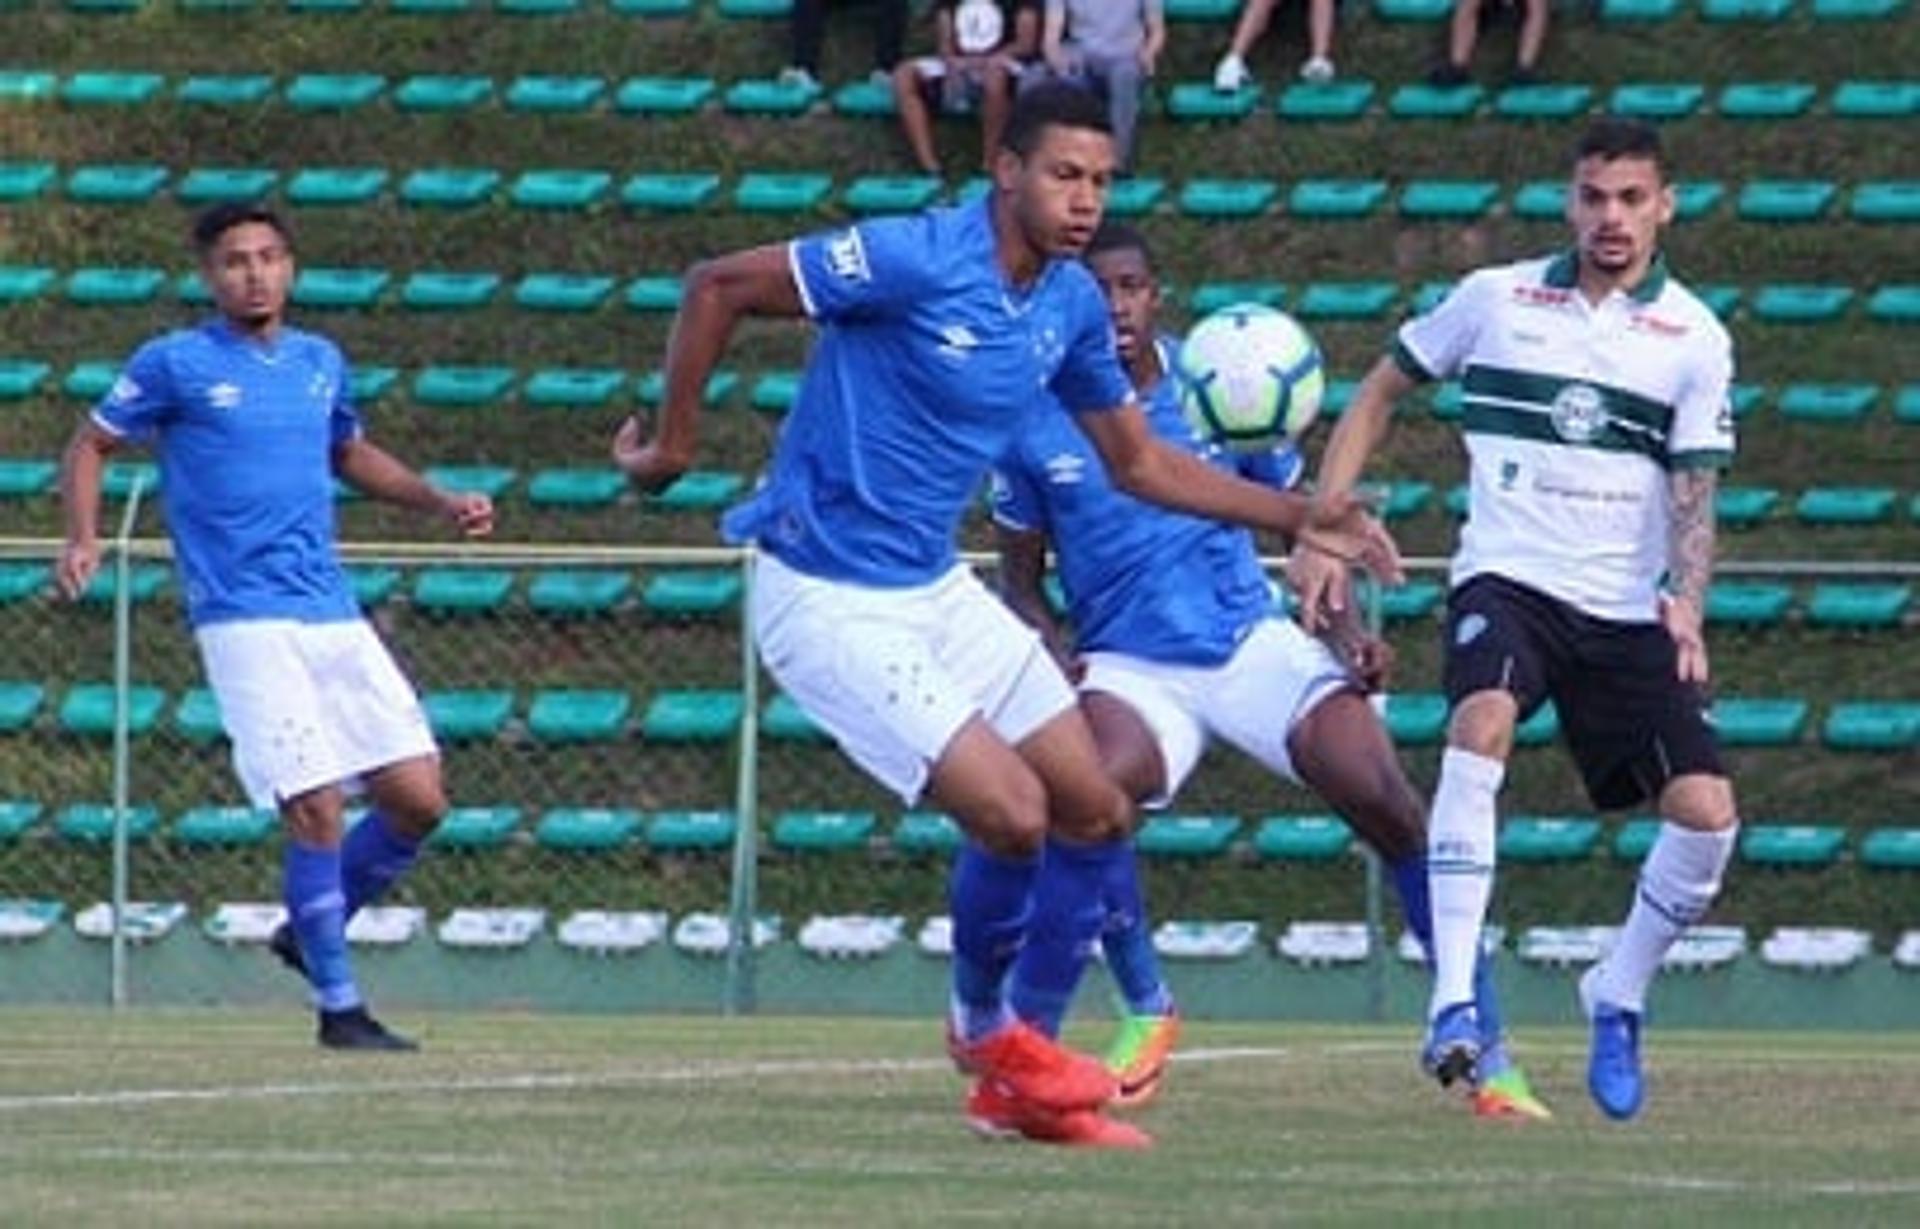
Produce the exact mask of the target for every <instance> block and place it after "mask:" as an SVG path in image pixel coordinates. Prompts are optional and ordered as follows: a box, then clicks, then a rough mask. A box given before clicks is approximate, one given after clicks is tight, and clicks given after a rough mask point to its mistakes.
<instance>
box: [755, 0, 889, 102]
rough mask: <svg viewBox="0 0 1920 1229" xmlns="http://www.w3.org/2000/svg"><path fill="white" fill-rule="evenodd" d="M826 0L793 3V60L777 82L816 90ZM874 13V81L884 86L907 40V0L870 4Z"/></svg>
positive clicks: (796, 0) (783, 70) (818, 79)
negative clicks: (811, 87)
mask: <svg viewBox="0 0 1920 1229" xmlns="http://www.w3.org/2000/svg"><path fill="white" fill-rule="evenodd" d="M828 3H829V0H793V27H792V33H793V59H792V62H791V63H789V64H788V65H787V66H786V67H785V68H783V69H781V70H780V80H782V81H785V82H789V83H794V84H801V85H811V86H816V87H817V86H818V85H819V84H820V44H821V41H822V40H823V39H824V37H825V35H826V31H827V5H828ZM868 7H869V8H871V9H872V10H873V17H872V19H871V22H870V24H871V26H872V27H873V78H874V80H876V81H880V82H885V81H887V80H889V79H891V78H892V76H893V66H894V65H895V64H898V63H899V62H900V48H901V46H902V45H903V44H904V43H905V41H906V37H907V0H871V3H870V4H869V5H868Z"/></svg>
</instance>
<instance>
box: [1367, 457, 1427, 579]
mask: <svg viewBox="0 0 1920 1229" xmlns="http://www.w3.org/2000/svg"><path fill="white" fill-rule="evenodd" d="M1364 489H1365V491H1366V493H1367V495H1368V497H1369V498H1371V499H1373V500H1374V501H1375V502H1374V508H1375V509H1376V510H1377V511H1378V512H1379V514H1380V516H1381V518H1382V519H1384V520H1388V521H1400V520H1405V519H1406V518H1408V517H1410V516H1418V515H1420V513H1422V512H1424V511H1426V507H1427V505H1428V504H1429V503H1431V502H1432V501H1433V484H1432V483H1431V482H1417V481H1397V482H1386V483H1378V482H1376V483H1369V484H1367V485H1366V486H1365V487H1364ZM1420 583H1421V582H1419V581H1409V582H1408V584H1407V585H1406V586H1404V587H1405V588H1407V589H1409V590H1411V589H1415V588H1418V587H1419V585H1420Z"/></svg>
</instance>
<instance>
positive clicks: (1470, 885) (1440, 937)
mask: <svg viewBox="0 0 1920 1229" xmlns="http://www.w3.org/2000/svg"><path fill="white" fill-rule="evenodd" d="M1506 774H1507V766H1506V764H1505V763H1504V762H1502V761H1500V760H1496V759H1491V758H1489V757H1487V756H1484V755H1477V754H1475V753H1474V752H1472V751H1462V750H1460V749H1459V748H1457V747H1448V748H1447V750H1446V754H1444V755H1442V756H1441V757H1440V784H1439V786H1438V787H1437V788H1436V789H1435V790H1434V791H1433V814H1432V816H1431V817H1430V818H1429V819H1428V821H1427V888H1428V893H1429V895H1431V896H1432V898H1433V1000H1432V1003H1431V1004H1430V1005H1429V1007H1428V1009H1427V1015H1428V1018H1429V1019H1431V1018H1432V1017H1434V1016H1437V1015H1439V1014H1440V1010H1441V1009H1442V1008H1445V1007H1451V1006H1452V1005H1453V1004H1455V1003H1465V1002H1470V1001H1472V999H1473V966H1474V962H1475V961H1476V960H1478V959H1479V957H1480V928H1481V926H1482V925H1483V924H1484V923H1485V922H1486V920H1487V899H1488V897H1490V896H1492V894H1493V848H1494V837H1495V833H1494V799H1495V798H1496V797H1497V796H1498V795H1499V793H1500V783H1501V781H1503V780H1504V779H1505V778H1506Z"/></svg>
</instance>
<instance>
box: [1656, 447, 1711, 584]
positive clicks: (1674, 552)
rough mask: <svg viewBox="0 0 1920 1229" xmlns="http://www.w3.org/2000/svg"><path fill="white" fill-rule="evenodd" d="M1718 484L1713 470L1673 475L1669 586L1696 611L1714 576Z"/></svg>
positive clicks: (1668, 556) (1668, 567)
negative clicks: (1714, 508)
mask: <svg viewBox="0 0 1920 1229" xmlns="http://www.w3.org/2000/svg"><path fill="white" fill-rule="evenodd" d="M1719 486H1720V475H1719V474H1718V472H1716V471H1714V470H1712V469H1683V470H1680V471H1678V472H1676V473H1675V474H1674V475H1673V480H1672V510H1671V512H1672V514H1671V530H1670V537H1669V541H1668V549H1667V588H1668V590H1669V591H1670V592H1671V593H1672V594H1673V596H1674V597H1677V598H1682V599H1685V600H1686V601H1688V602H1691V603H1692V604H1693V607H1694V609H1695V610H1699V609H1702V608H1703V607H1704V606H1705V605H1706V599H1707V582H1708V581H1709V580H1711V579H1712V578H1713V540H1714V520H1713V498H1714V493H1715V491H1716V490H1718V489H1719Z"/></svg>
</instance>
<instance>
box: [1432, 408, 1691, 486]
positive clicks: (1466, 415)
mask: <svg viewBox="0 0 1920 1229" xmlns="http://www.w3.org/2000/svg"><path fill="white" fill-rule="evenodd" d="M1460 429H1461V430H1463V431H1465V432H1467V433H1468V434H1469V435H1472V434H1480V435H1506V436H1511V437H1513V438H1514V439H1522V440H1535V441H1537V442H1539V443H1542V444H1558V445H1560V446H1561V447H1562V448H1597V449H1599V450H1601V451H1602V452H1632V453H1639V454H1640V455H1641V456H1644V457H1646V458H1647V459H1649V460H1651V461H1652V462H1653V463H1654V464H1655V465H1658V466H1660V468H1662V469H1665V468H1667V448H1666V444H1665V443H1664V442H1663V441H1662V440H1659V439H1656V438H1654V436H1653V435H1651V434H1650V433H1648V432H1645V431H1623V430H1621V429H1620V428H1619V426H1618V425H1616V424H1613V423H1609V424H1607V426H1605V427H1603V428H1601V430H1600V431H1599V432H1598V433H1597V434H1595V435H1594V436H1593V438H1591V439H1586V440H1581V441H1579V442H1577V443H1576V442H1575V441H1573V440H1570V439H1567V438H1565V437H1564V436H1562V435H1561V434H1560V433H1559V432H1558V431H1556V430H1554V427H1553V417H1552V415H1551V414H1549V413H1548V412H1547V408H1546V407H1545V406H1541V407H1540V408H1538V409H1516V408H1514V407H1513V406H1508V405H1493V404H1489V403H1488V402H1486V401H1483V400H1478V399H1476V398H1474V397H1472V396H1467V397H1464V398H1462V413H1461V421H1460Z"/></svg>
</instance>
